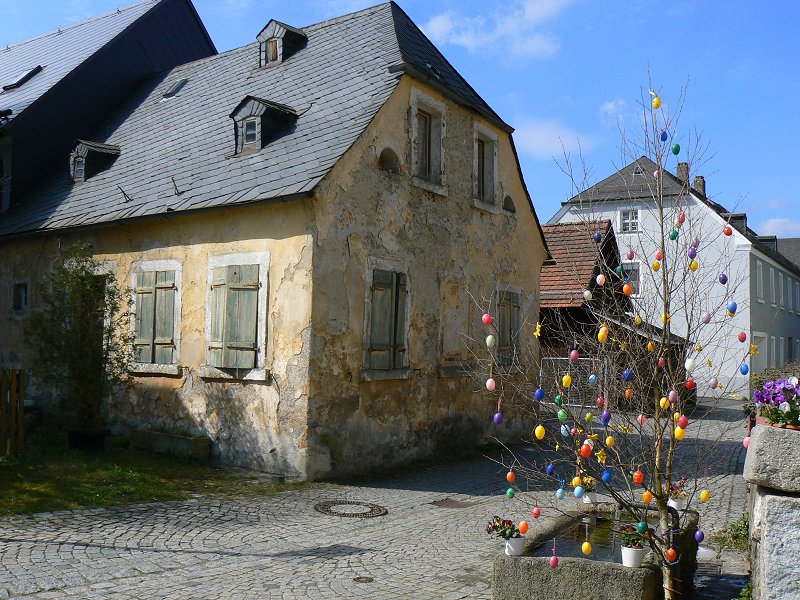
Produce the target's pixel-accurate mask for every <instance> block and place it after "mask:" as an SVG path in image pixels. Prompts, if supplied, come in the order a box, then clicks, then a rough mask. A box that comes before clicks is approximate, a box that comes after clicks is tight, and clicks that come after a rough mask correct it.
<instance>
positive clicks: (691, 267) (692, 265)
mask: <svg viewBox="0 0 800 600" xmlns="http://www.w3.org/2000/svg"><path fill="white" fill-rule="evenodd" d="M699 266H700V263H698V262H697V259H696V258H695V259H694V260H692V262H690V263H689V270H690V271H691V272H692V273H694V272H695V271H697V267H699Z"/></svg>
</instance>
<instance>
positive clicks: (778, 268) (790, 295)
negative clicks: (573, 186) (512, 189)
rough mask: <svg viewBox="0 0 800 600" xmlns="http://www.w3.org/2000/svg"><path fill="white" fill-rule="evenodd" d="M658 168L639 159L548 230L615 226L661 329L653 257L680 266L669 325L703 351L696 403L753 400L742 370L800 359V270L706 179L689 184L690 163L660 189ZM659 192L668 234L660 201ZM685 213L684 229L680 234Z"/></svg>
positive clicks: (644, 302)
mask: <svg viewBox="0 0 800 600" xmlns="http://www.w3.org/2000/svg"><path fill="white" fill-rule="evenodd" d="M657 170H658V166H657V165H656V164H655V163H654V162H652V161H651V160H650V159H648V158H646V157H641V158H639V159H637V160H636V161H634V162H632V163H631V164H628V165H627V166H625V167H623V168H622V169H620V170H619V171H617V172H616V173H614V174H613V175H611V176H610V177H608V178H606V179H604V180H603V181H601V182H599V183H597V184H596V185H594V186H592V187H590V188H589V189H587V190H586V191H584V192H582V193H580V194H578V195H577V196H575V197H573V198H571V199H570V200H568V201H566V202H564V203H563V204H562V206H561V208H560V210H559V211H558V212H557V213H556V214H555V215H554V216H553V217H552V218H551V219H550V221H549V224H554V223H564V222H575V221H587V220H589V221H597V220H599V219H610V220H611V221H612V223H613V224H614V228H615V232H616V238H617V243H618V244H619V250H620V255H621V256H622V258H623V268H624V269H625V271H626V274H627V276H628V277H629V278H630V281H631V283H633V284H634V294H633V296H632V297H633V298H634V300H635V301H636V307H637V310H638V311H639V312H640V314H641V316H642V317H643V318H645V319H647V320H649V321H651V322H653V323H654V324H656V325H661V323H660V319H661V315H662V312H663V311H662V309H661V289H662V278H661V274H660V273H656V272H655V271H654V269H653V262H654V261H655V260H656V253H657V251H659V250H661V253H663V258H662V260H660V261H659V264H663V263H664V261H668V264H672V265H673V267H674V265H675V264H679V263H682V264H683V265H684V266H682V267H681V268H672V269H671V270H670V273H671V274H672V277H673V279H672V283H671V285H670V287H671V289H673V290H675V291H674V292H673V293H672V294H671V297H670V299H669V302H670V305H669V306H670V310H669V312H670V324H671V327H672V331H673V332H674V333H676V334H678V335H680V336H684V337H688V339H689V340H690V341H691V342H692V344H694V345H699V346H701V347H702V349H701V351H700V352H699V353H698V355H699V360H698V364H699V365H700V367H698V370H697V372H696V373H695V379H696V380H697V381H698V395H699V396H701V397H706V398H708V397H720V396H721V395H723V394H734V395H735V394H742V395H748V396H749V374H748V375H743V374H742V373H741V365H742V364H743V363H745V364H747V365H748V367H749V369H750V374H752V373H753V372H759V371H762V370H764V369H765V368H767V367H774V366H782V365H783V364H784V363H786V362H788V361H791V360H793V359H797V358H800V268H798V266H797V265H795V264H794V263H792V262H791V261H789V260H788V259H786V257H784V256H783V255H781V254H780V253H779V252H778V250H777V242H776V239H775V238H774V237H767V236H759V235H757V234H756V233H755V232H754V231H753V230H752V229H749V228H748V227H747V215H746V214H744V213H733V212H730V211H728V210H727V209H726V208H725V207H723V206H721V205H719V204H717V203H716V202H714V201H713V200H711V199H710V198H708V196H707V195H706V189H705V180H704V178H703V177H701V176H698V177H695V178H694V182H693V185H691V186H690V185H689V169H688V165H687V163H679V164H678V169H677V172H678V174H677V176H676V175H673V174H672V173H669V172H666V171H665V172H663V174H661V175H660V179H661V181H660V182H659V180H658V178H657V177H655V176H654V173H655V172H656V171H657ZM659 184H660V185H662V186H663V193H662V197H663V199H664V203H663V204H664V206H663V210H664V221H663V222H664V227H663V231H662V229H661V227H659V223H660V221H659V207H658V204H657V202H656V200H655V198H656V197H657V190H658V185H659ZM681 213H683V215H684V217H685V221H684V222H683V223H681V224H680V226H678V217H679V215H680V214H681ZM673 228H674V229H675V230H676V231H677V232H678V238H677V239H676V240H674V241H673V240H671V239H670V236H669V233H670V229H673ZM727 228H729V229H727ZM726 232H727V233H729V235H726ZM692 242H696V257H695V259H696V260H697V269H696V271H692V270H691V269H690V264H691V261H692V258H691V257H690V256H689V255H688V253H689V250H688V248H689V247H690V246H691V245H692ZM631 251H632V254H630V252H631ZM628 256H632V257H633V258H632V259H627V257H628ZM669 261H676V262H669ZM722 282H724V283H722ZM731 301H734V302H736V304H737V309H736V311H735V314H734V315H733V316H730V315H729V314H727V306H728V303H729V302H731ZM702 312H708V313H710V314H711V315H712V318H711V322H710V323H708V324H704V323H702V320H701V314H702ZM731 325H732V327H731ZM742 332H743V333H744V334H746V336H747V337H746V339H745V340H744V341H741V336H740V334H741V333H742ZM751 344H752V345H753V346H751ZM751 348H753V350H754V351H753V352H752V355H751V354H750V353H751ZM712 378H717V379H718V380H719V382H720V384H721V385H722V388H721V389H720V388H717V389H711V388H710V386H709V385H708V384H707V383H706V382H707V381H709V380H711V379H712Z"/></svg>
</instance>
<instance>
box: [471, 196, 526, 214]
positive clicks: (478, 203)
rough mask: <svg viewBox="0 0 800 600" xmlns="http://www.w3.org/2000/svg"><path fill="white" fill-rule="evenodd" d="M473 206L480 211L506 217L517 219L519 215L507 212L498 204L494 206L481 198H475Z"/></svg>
mask: <svg viewBox="0 0 800 600" xmlns="http://www.w3.org/2000/svg"><path fill="white" fill-rule="evenodd" d="M472 206H473V207H474V208H477V209H478V210H482V211H484V212H490V213H492V214H495V215H506V216H508V217H516V216H517V213H516V212H512V211H510V210H506V209H505V208H503V207H501V206H500V205H498V204H492V203H491V202H485V201H484V200H481V199H480V198H473V199H472Z"/></svg>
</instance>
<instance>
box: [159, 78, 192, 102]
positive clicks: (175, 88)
mask: <svg viewBox="0 0 800 600" xmlns="http://www.w3.org/2000/svg"><path fill="white" fill-rule="evenodd" d="M188 81H189V80H188V79H178V81H176V82H174V83H173V84H172V85H171V86H169V89H168V90H167V91H166V92H164V98H172V97H173V96H175V95H176V94H177V93H178V92H180V91H181V90H182V89H183V86H185V85H186V84H187V83H188Z"/></svg>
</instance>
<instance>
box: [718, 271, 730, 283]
mask: <svg viewBox="0 0 800 600" xmlns="http://www.w3.org/2000/svg"><path fill="white" fill-rule="evenodd" d="M719 282H720V283H721V284H722V285H725V284H726V283H728V276H727V275H726V274H725V273H720V274H719Z"/></svg>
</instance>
